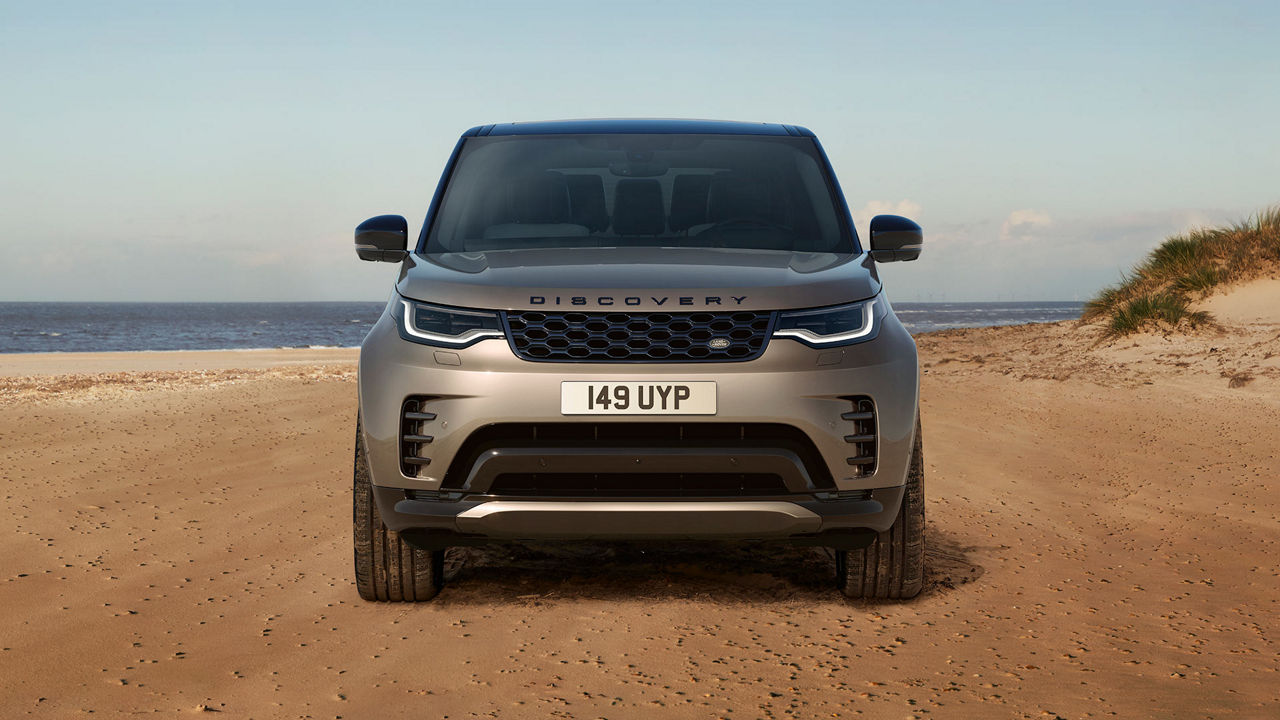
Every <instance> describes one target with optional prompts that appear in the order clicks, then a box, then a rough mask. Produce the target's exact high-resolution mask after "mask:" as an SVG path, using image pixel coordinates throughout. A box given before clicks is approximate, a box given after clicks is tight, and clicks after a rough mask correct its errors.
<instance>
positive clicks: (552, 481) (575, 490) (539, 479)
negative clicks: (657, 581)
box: [489, 473, 789, 497]
mask: <svg viewBox="0 0 1280 720" xmlns="http://www.w3.org/2000/svg"><path fill="white" fill-rule="evenodd" d="M489 492H490V494H493V495H517V496H518V495H533V496H538V497H718V496H735V495H742V496H755V497H760V496H767V495H786V494H787V493H788V492H789V491H788V490H787V486H786V484H785V483H784V482H783V481H782V478H780V477H778V476H777V475H770V474H767V473H653V474H641V473H616V474H609V473H504V474H502V475H499V476H498V477H497V478H496V479H495V480H494V481H493V486H492V487H491V488H489Z"/></svg>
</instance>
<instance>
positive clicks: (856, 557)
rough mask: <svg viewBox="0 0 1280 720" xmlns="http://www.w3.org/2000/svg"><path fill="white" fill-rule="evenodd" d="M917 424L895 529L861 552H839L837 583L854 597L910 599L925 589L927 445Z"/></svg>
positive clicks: (845, 592)
mask: <svg viewBox="0 0 1280 720" xmlns="http://www.w3.org/2000/svg"><path fill="white" fill-rule="evenodd" d="M920 434H921V433H920V423H919V421H918V420H917V421H916V441H915V446H914V447H913V448H912V450H911V468H910V470H909V471H908V472H907V484H906V491H905V492H904V493H903V496H902V505H901V507H899V509H898V517H897V519H895V520H894V521H893V526H892V527H890V528H889V529H888V530H886V531H885V532H882V533H880V534H879V535H877V536H876V539H875V540H874V541H872V543H871V545H869V546H867V547H865V548H862V549H861V550H837V551H836V557H837V562H836V568H837V578H836V583H837V585H838V586H839V587H840V591H841V592H843V593H844V594H845V595H848V596H849V597H851V598H891V599H906V598H913V597H915V596H916V595H919V594H920V590H921V589H922V588H923V587H924V449H923V446H924V443H923V441H922V440H921V437H920Z"/></svg>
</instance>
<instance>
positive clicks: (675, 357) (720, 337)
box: [504, 310, 773, 362]
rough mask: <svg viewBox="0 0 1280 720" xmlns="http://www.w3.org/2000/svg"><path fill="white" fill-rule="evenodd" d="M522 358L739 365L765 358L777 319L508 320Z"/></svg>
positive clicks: (529, 314)
mask: <svg viewBox="0 0 1280 720" xmlns="http://www.w3.org/2000/svg"><path fill="white" fill-rule="evenodd" d="M504 317H505V320H506V324H507V333H508V335H509V337H510V338H511V346H512V347H513V348H514V349H515V351H516V355H518V356H520V357H521V358H524V359H525V360H537V361H545V362H734V361H739V360H752V359H754V358H757V357H759V356H760V354H761V353H763V352H764V347H765V343H767V342H768V340H769V333H770V332H771V331H772V329H773V313H768V312H747V311H738V312H692V313H623V312H616V313H588V312H557V311H542V310H524V311H511V312H507V313H505V314H504Z"/></svg>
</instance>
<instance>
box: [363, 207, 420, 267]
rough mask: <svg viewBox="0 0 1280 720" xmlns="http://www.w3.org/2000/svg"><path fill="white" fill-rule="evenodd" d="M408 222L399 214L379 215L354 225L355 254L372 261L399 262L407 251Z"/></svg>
mask: <svg viewBox="0 0 1280 720" xmlns="http://www.w3.org/2000/svg"><path fill="white" fill-rule="evenodd" d="M408 244H409V223H408V222H406V221H405V219H404V217H403V216H401V215H379V216H377V217H371V218H369V219H368V220H365V221H364V222H362V223H360V224H359V225H357V226H356V255H359V256H360V259H361V260H370V261H373V262H400V261H401V260H403V259H405V256H407V255H408V254H409V253H408V251H407V250H406V249H405V248H407V247H408Z"/></svg>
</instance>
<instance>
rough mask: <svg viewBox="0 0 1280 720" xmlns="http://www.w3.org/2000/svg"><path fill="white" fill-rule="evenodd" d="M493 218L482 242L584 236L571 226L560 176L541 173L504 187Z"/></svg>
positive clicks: (575, 225) (581, 229)
mask: <svg viewBox="0 0 1280 720" xmlns="http://www.w3.org/2000/svg"><path fill="white" fill-rule="evenodd" d="M497 195H498V197H497V208H496V215H495V216H494V217H493V218H492V223H491V224H490V225H488V226H487V227H486V228H485V229H484V236H483V237H484V239H485V240H493V239H501V238H520V237H528V238H538V237H575V236H582V235H586V234H587V228H586V226H585V225H581V224H578V223H575V222H573V217H572V213H571V212H570V204H569V185H568V183H567V182H566V181H565V178H564V176H563V175H561V174H560V173H552V172H544V173H539V174H537V175H528V176H525V177H521V178H516V179H513V180H511V181H509V182H507V183H504V184H503V185H502V186H501V187H500V189H499V191H498V193H497Z"/></svg>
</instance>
